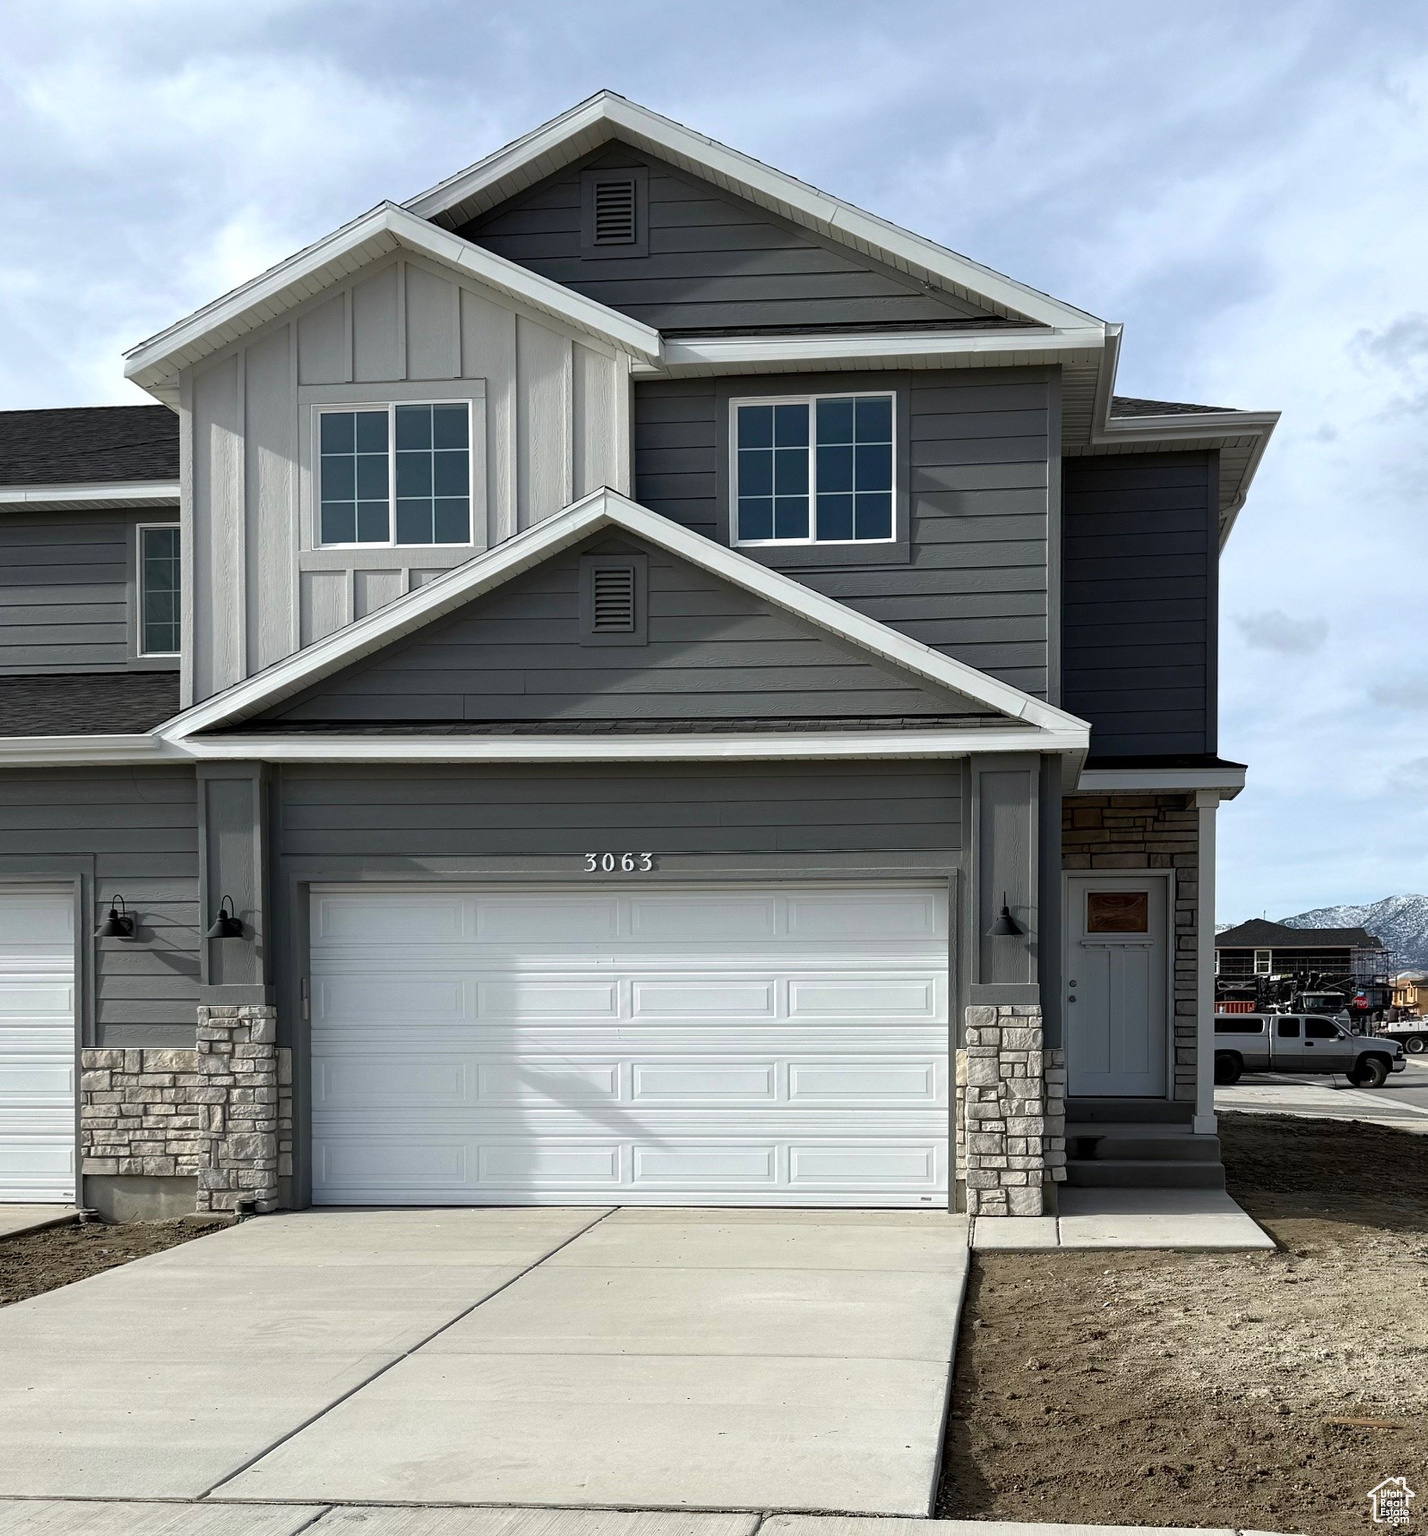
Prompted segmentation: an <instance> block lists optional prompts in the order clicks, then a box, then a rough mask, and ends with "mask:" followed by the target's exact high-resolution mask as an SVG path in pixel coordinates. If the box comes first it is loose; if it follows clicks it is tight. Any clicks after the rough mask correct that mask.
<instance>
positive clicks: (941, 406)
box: [635, 369, 1061, 701]
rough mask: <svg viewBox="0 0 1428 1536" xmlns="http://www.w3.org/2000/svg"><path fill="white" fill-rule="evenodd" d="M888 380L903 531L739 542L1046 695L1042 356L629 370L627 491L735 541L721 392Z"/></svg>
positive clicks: (1051, 491)
mask: <svg viewBox="0 0 1428 1536" xmlns="http://www.w3.org/2000/svg"><path fill="white" fill-rule="evenodd" d="M887 389H891V390H893V391H894V392H895V393H896V395H897V400H898V416H899V439H900V440H899V444H898V454H897V459H898V467H897V486H896V505H897V510H898V517H899V520H900V521H899V528H900V530H901V531H902V532H903V535H904V536H903V537H902V539H901V540H900V541H899V544H898V545H897V546H895V547H894V546H885V545H864V546H857V545H854V546H843V547H841V548H836V549H814V550H811V551H809V550H799V549H783V550H780V549H775V548H770V547H767V546H765V547H763V548H758V547H753V548H746V549H745V550H743V551H742V553H745V554H748V555H749V556H750V557H751V558H753V559H756V560H760V561H763V562H764V563H766V564H769V565H775V566H777V567H778V568H779V569H781V570H783V571H785V572H787V573H788V574H790V575H793V576H796V577H797V579H798V580H800V581H802V582H804V583H806V584H807V585H808V586H810V587H813V588H814V589H815V590H817V591H820V592H823V593H826V594H827V595H828V596H830V597H835V598H837V599H839V600H840V601H841V602H845V603H847V604H848V606H849V607H851V608H855V609H857V610H858V611H859V612H862V613H865V614H867V615H868V616H869V617H870V618H874V619H878V620H880V621H882V622H883V623H885V624H888V625H890V626H891V627H892V628H894V629H898V630H901V631H902V632H903V633H904V634H907V635H910V636H911V637H912V638H913V639H915V640H920V641H922V642H923V643H924V644H926V645H930V646H933V647H935V648H936V649H938V650H940V651H943V652H944V653H945V654H947V655H949V656H953V657H956V658H957V659H958V660H959V661H964V662H966V663H968V665H970V666H973V667H976V668H977V669H978V670H979V671H981V672H985V673H987V674H989V675H990V676H992V677H996V678H1000V679H1001V680H1002V681H1004V682H1007V683H1010V684H1012V685H1013V686H1014V687H1017V688H1021V689H1023V690H1024V691H1025V692H1027V693H1030V694H1033V695H1035V696H1037V697H1040V698H1045V697H1048V681H1049V682H1050V685H1051V690H1052V691H1051V694H1050V697H1052V699H1053V701H1055V692H1054V687H1055V682H1056V679H1057V657H1056V642H1057V640H1058V638H1059V633H1058V624H1057V620H1056V602H1057V582H1056V579H1055V571H1056V561H1057V547H1056V538H1055V534H1056V529H1057V524H1058V521H1059V519H1058V510H1059V495H1060V483H1061V481H1060V437H1061V429H1060V396H1059V384H1058V379H1057V375H1056V374H1055V372H1054V371H1051V370H1046V369H1018V370H1017V371H1016V374H1015V376H1013V375H1012V372H1011V370H1008V369H995V370H993V369H987V370H927V371H907V372H898V373H886V374H884V373H869V374H864V373H842V374H831V375H810V374H789V375H760V376H758V377H756V378H754V377H748V378H737V379H728V378H722V379H682V380H641V381H639V382H637V383H636V385H635V499H636V500H637V501H639V502H641V503H642V504H643V505H645V506H647V507H649V508H650V509H651V510H653V511H655V512H659V513H661V514H663V515H664V516H665V517H668V518H671V519H672V520H673V521H675V522H678V523H682V524H683V525H684V526H685V527H687V528H691V529H693V530H694V531H695V532H696V533H702V534H704V535H706V536H707V537H709V538H711V539H714V540H716V541H718V542H720V543H728V540H729V495H730V486H729V479H730V475H729V403H730V400H731V399H733V398H750V397H758V396H770V395H779V394H804V393H811V392H817V391H820V390H831V391H835V392H847V391H850V390H856V391H878V390H887Z"/></svg>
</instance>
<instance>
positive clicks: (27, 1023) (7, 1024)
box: [0, 887, 76, 1201]
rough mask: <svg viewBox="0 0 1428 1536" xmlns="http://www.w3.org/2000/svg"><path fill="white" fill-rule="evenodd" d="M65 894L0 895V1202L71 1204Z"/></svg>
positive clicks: (69, 954) (71, 997) (28, 891)
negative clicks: (29, 1201)
mask: <svg viewBox="0 0 1428 1536" xmlns="http://www.w3.org/2000/svg"><path fill="white" fill-rule="evenodd" d="M75 1076H76V1073H75V983H74V895H73V892H72V891H45V890H37V889H35V888H33V887H31V888H14V889H11V890H6V891H3V892H0V1200H27V1201H28V1200H33V1201H50V1200H55V1201H60V1200H65V1201H67V1200H73V1199H74V1196H75V1126H74V1103H75Z"/></svg>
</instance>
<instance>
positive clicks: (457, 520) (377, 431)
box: [313, 400, 472, 549]
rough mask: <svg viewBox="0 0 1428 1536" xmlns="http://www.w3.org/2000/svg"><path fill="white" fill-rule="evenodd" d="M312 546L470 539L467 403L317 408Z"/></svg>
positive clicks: (468, 409) (429, 542) (359, 545)
mask: <svg viewBox="0 0 1428 1536" xmlns="http://www.w3.org/2000/svg"><path fill="white" fill-rule="evenodd" d="M314 428H315V433H314V435H315V438H316V452H315V453H314V455H313V457H314V460H315V467H316V471H317V473H316V483H317V492H316V495H315V497H314V501H315V503H316V519H315V522H316V529H315V532H316V538H315V539H314V543H315V544H316V546H317V547H318V548H325V549H343V548H353V547H361V548H367V547H371V546H373V545H376V546H386V547H388V548H392V547H396V546H407V545H433V544H444V545H452V544H469V543H470V542H471V473H472V467H471V465H472V456H471V405H470V402H469V401H466V400H424V401H412V402H407V401H402V402H400V403H396V402H394V403H391V404H387V405H330V406H329V405H322V406H318V407H316V408H315V422H314Z"/></svg>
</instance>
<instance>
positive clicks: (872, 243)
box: [403, 91, 1096, 326]
mask: <svg viewBox="0 0 1428 1536" xmlns="http://www.w3.org/2000/svg"><path fill="white" fill-rule="evenodd" d="M617 136H619V137H622V138H625V139H628V140H629V141H630V142H632V143H633V144H635V146H636V147H637V148H643V149H647V150H649V151H650V152H652V153H654V154H658V155H661V156H662V157H664V158H668V159H671V160H673V161H674V162H675V163H676V164H679V163H680V162H686V163H688V164H689V165H691V166H693V167H695V168H698V169H700V170H702V171H703V172H704V173H705V174H706V175H707V176H709V177H710V178H711V179H713V180H714V181H715V182H716V184H718V185H721V186H725V187H727V188H728V190H730V191H733V192H736V193H739V194H741V195H742V196H745V197H747V198H749V199H750V200H751V201H753V202H756V203H758V204H760V205H761V206H764V207H771V208H773V209H774V210H775V211H777V212H780V213H784V214H785V215H787V214H789V213H792V214H793V215H794V216H795V219H796V220H797V221H798V222H805V221H806V222H807V223H808V224H809V225H810V226H811V227H813V228H815V229H820V230H822V231H823V232H824V233H826V234H828V235H831V236H832V237H833V238H834V239H836V240H838V241H840V243H842V244H844V245H852V246H853V247H855V248H861V247H863V246H866V247H867V248H868V253H869V254H882V255H884V256H886V257H888V258H890V259H891V261H892V264H893V265H894V266H897V267H899V268H902V269H904V270H905V269H907V268H909V267H910V268H912V269H913V270H915V271H924V272H927V273H928V274H930V275H931V276H934V277H937V278H939V279H941V280H942V281H944V282H946V283H948V284H950V285H951V286H952V287H954V288H956V289H962V290H966V291H967V292H969V293H972V294H975V295H977V296H978V297H980V298H983V299H986V300H989V301H990V302H991V303H992V304H993V305H994V306H996V307H998V308H1001V309H1004V310H1009V311H1011V312H1012V313H1014V314H1018V315H1022V316H1024V317H1025V318H1026V319H1028V320H1039V321H1041V323H1042V324H1044V325H1051V326H1056V325H1090V324H1095V323H1096V320H1095V316H1093V315H1089V314H1087V313H1086V312H1085V311H1084V310H1079V309H1076V308H1074V307H1073V306H1072V305H1069V304H1064V303H1062V302H1061V301H1059V300H1057V299H1053V298H1052V297H1051V296H1050V295H1049V294H1044V293H1040V292H1038V291H1037V290H1036V289H1034V288H1028V287H1027V286H1026V285H1025V284H1023V283H1018V282H1015V281H1014V280H1013V279H1011V278H1009V277H1006V276H1005V275H1003V274H1002V273H1000V272H995V271H993V270H992V269H991V268H990V267H984V266H983V265H982V264H981V263H980V262H976V261H973V260H971V258H970V257H967V256H962V255H959V254H958V253H957V252H955V251H950V250H948V249H947V248H946V247H945V246H940V245H938V244H936V243H935V242H934V241H932V240H927V239H925V238H924V237H923V236H921V235H915V234H913V233H912V232H911V231H910V230H906V229H902V228H900V227H899V226H898V225H896V224H893V223H890V222H889V221H888V220H886V219H881V218H878V217H877V216H876V215H874V214H871V213H867V212H865V211H864V210H863V209H861V208H858V207H855V206H854V205H853V204H852V203H847V202H844V201H843V200H842V199H841V198H838V197H834V196H832V195H831V194H830V193H827V192H821V191H819V190H818V189H817V188H816V187H812V186H809V184H808V183H807V182H803V181H799V180H798V179H797V178H796V177H794V176H790V175H788V173H787V172H785V171H779V170H775V169H774V168H773V167H772V166H769V165H765V164H764V163H763V162H762V161H760V160H755V159H754V158H753V157H752V156H751V155H746V154H743V153H742V152H741V151H739V150H736V149H730V148H729V147H728V146H727V145H725V144H720V143H718V142H717V141H716V140H714V139H711V138H708V137H707V136H706V135H704V134H702V133H696V132H695V131H694V130H693V129H691V128H686V127H685V126H684V125H683V124H682V123H676V122H674V121H673V120H672V119H670V118H667V117H662V116H660V114H659V113H657V112H651V111H650V110H649V109H648V108H647V107H642V106H639V105H638V104H637V103H635V102H632V101H629V100H627V99H626V98H625V97H623V96H617V95H615V94H614V93H613V92H609V91H601V92H599V93H598V94H597V95H595V96H592V97H590V98H589V99H588V100H587V101H583V102H581V103H579V104H578V105H577V106H575V107H572V108H571V109H570V110H569V111H568V112H565V113H562V114H561V115H560V116H559V117H556V118H552V119H551V121H550V122H548V123H545V124H544V125H542V126H541V127H540V128H537V129H535V130H534V131H532V132H531V133H528V134H526V135H525V136H524V137H522V138H520V139H517V140H515V141H514V143H511V144H508V145H506V146H505V147H504V148H502V149H499V150H497V151H496V152H495V154H493V155H488V156H487V157H486V159H484V160H480V161H478V162H477V163H476V164H475V165H472V166H470V167H468V168H467V169H466V170H464V171H460V172H458V173H457V174H456V175H455V176H451V177H448V178H447V179H446V180H445V181H443V182H440V183H439V184H438V185H437V186H435V187H432V188H430V189H429V190H428V191H426V192H422V193H419V194H418V195H417V196H416V197H414V198H411V199H410V200H409V201H408V202H406V203H405V204H404V205H403V206H404V207H406V208H409V209H410V210H411V211H412V212H413V213H417V214H419V215H420V216H421V217H423V218H427V219H435V218H439V217H440V216H441V215H443V214H445V213H447V212H449V211H450V210H452V209H456V208H459V207H460V206H461V205H462V204H463V203H465V202H467V201H469V200H470V199H472V198H474V197H478V196H479V195H480V194H481V193H482V192H483V191H485V190H486V189H488V188H495V187H499V186H500V184H501V183H502V182H503V181H505V180H506V179H507V178H511V177H519V176H520V175H521V173H522V172H523V171H525V170H526V169H527V168H528V167H531V166H532V165H533V164H535V163H538V162H542V161H545V160H547V159H550V158H552V157H553V158H555V159H556V160H562V159H563V160H564V161H567V162H568V161H569V160H572V159H575V158H576V157H577V156H578V155H579V154H583V153H586V152H587V151H588V150H589V149H590V148H591V147H592V146H593V145H594V144H598V143H599V142H601V141H602V140H607V139H611V138H615V137H617ZM543 174H548V170H542V171H541V172H539V173H538V174H537V175H534V176H530V177H528V178H527V180H526V182H525V183H524V184H525V185H528V184H529V182H530V181H532V180H537V179H539V175H543ZM515 190H519V189H518V188H517V189H513V191H515ZM800 215H801V218H800V217H799V216H800Z"/></svg>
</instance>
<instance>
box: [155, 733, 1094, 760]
mask: <svg viewBox="0 0 1428 1536" xmlns="http://www.w3.org/2000/svg"><path fill="white" fill-rule="evenodd" d="M1083 746H1084V741H1083V738H1082V736H1081V735H1080V734H1079V733H1076V732H1062V733H1056V732H1048V731H1038V730H1030V729H1024V730H999V729H996V728H995V727H993V728H988V729H981V728H977V729H974V730H963V731H919V730H916V729H911V730H906V731H842V732H836V731H830V732H821V731H807V732H804V731H790V732H772V731H770V732H760V731H749V732H744V733H739V734H735V733H728V734H725V733H722V732H721V733H719V734H717V735H715V734H710V735H705V736H699V735H691V736H684V735H681V736H655V735H650V736H622V737H619V738H599V737H590V736H544V737H531V736H524V737H519V736H518V737H509V736H503V737H489V736H479V737H439V738H432V737H429V736H387V737H363V736H340V735H333V736H327V735H323V736H315V737H311V738H308V739H294V738H293V737H291V736H263V735H262V734H259V733H255V734H254V735H252V736H244V735H233V736H219V737H213V736H204V737H196V738H191V739H189V740H187V741H185V742H184V751H185V753H186V754H187V755H189V756H192V757H193V758H195V759H198V760H202V761H210V760H230V759H238V760H257V761H260V762H406V763H549V762H563V763H569V762H578V763H590V762H710V761H724V762H734V761H742V762H750V761H769V760H782V761H794V760H806V761H815V760H822V761H826V760H829V759H854V758H928V757H936V758H951V757H968V756H970V755H971V754H973V753H978V754H980V753H987V752H1051V753H1058V752H1075V751H1078V750H1081V749H1082V748H1083Z"/></svg>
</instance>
